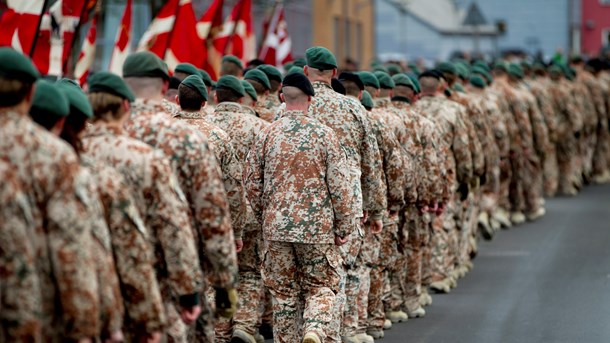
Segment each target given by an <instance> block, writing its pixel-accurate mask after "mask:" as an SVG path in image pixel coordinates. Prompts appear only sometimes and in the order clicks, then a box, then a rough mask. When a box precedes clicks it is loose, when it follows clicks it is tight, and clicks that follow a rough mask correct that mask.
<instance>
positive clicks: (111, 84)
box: [89, 71, 136, 102]
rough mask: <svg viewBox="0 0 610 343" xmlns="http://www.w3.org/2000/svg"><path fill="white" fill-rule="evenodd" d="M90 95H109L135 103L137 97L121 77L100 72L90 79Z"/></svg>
mask: <svg viewBox="0 0 610 343" xmlns="http://www.w3.org/2000/svg"><path fill="white" fill-rule="evenodd" d="M89 93H108V94H113V95H116V96H118V97H121V98H123V99H127V100H129V102H133V101H134V100H135V99H136V97H135V96H134V95H133V93H132V92H131V89H129V87H128V86H127V84H126V83H125V80H123V79H122V78H121V77H120V76H118V75H116V74H113V73H111V72H107V71H100V72H97V73H95V74H93V76H91V77H90V78H89Z"/></svg>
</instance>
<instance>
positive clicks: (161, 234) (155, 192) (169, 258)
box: [147, 153, 203, 296]
mask: <svg viewBox="0 0 610 343" xmlns="http://www.w3.org/2000/svg"><path fill="white" fill-rule="evenodd" d="M152 166H153V169H152V175H151V179H152V182H153V186H152V189H151V194H150V195H149V196H147V201H148V210H149V213H148V215H149V216H152V218H151V220H150V221H149V223H151V224H150V229H151V231H152V232H153V234H154V235H155V241H156V242H157V244H158V246H159V247H160V249H161V251H162V255H161V256H158V258H163V260H162V261H158V263H161V264H163V265H164V266H165V268H166V269H167V282H168V284H169V285H170V287H171V289H172V290H173V292H174V293H175V294H176V295H177V296H186V295H192V294H194V293H198V292H200V291H201V287H202V285H203V275H202V272H201V267H200V264H199V256H198V254H197V249H196V248H195V239H194V238H193V231H192V229H191V224H190V221H189V217H188V207H187V206H188V205H187V202H186V198H185V197H184V194H183V193H182V190H181V189H180V187H179V185H178V180H177V179H176V177H175V175H174V174H173V172H172V169H171V167H170V165H169V162H168V161H167V160H166V159H165V158H164V157H162V155H161V154H160V153H159V154H157V155H156V156H155V158H154V159H153V160H152Z"/></svg>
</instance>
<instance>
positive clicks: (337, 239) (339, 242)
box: [335, 235, 349, 247]
mask: <svg viewBox="0 0 610 343" xmlns="http://www.w3.org/2000/svg"><path fill="white" fill-rule="evenodd" d="M348 240H349V236H345V237H339V236H337V235H335V245H336V246H338V247H340V246H342V245H343V244H345V243H347V241H348Z"/></svg>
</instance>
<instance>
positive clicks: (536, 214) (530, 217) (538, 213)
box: [527, 207, 546, 222]
mask: <svg viewBox="0 0 610 343" xmlns="http://www.w3.org/2000/svg"><path fill="white" fill-rule="evenodd" d="M545 214H546V210H545V209H544V207H539V208H538V209H537V210H536V211H535V212H534V213H531V214H528V215H527V220H529V221H530V222H533V221H534V220H536V219H539V218H542V217H543V216H544V215H545Z"/></svg>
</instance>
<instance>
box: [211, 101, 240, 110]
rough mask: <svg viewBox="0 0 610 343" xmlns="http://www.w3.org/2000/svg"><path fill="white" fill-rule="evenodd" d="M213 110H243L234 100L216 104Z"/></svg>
mask: <svg viewBox="0 0 610 343" xmlns="http://www.w3.org/2000/svg"><path fill="white" fill-rule="evenodd" d="M214 112H239V113H241V112H244V108H243V106H242V105H240V104H238V103H236V102H221V103H220V104H218V105H216V108H215V110H214Z"/></svg>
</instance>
